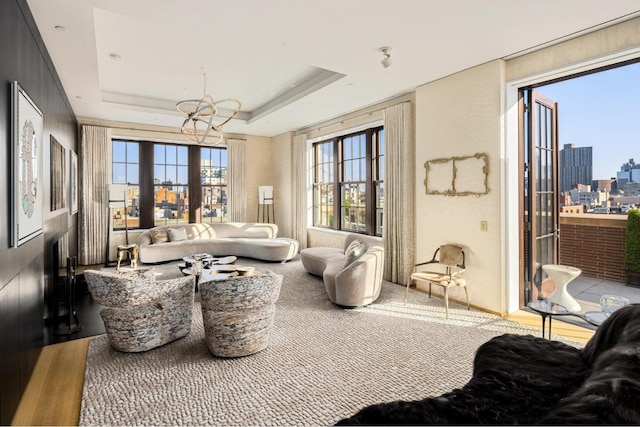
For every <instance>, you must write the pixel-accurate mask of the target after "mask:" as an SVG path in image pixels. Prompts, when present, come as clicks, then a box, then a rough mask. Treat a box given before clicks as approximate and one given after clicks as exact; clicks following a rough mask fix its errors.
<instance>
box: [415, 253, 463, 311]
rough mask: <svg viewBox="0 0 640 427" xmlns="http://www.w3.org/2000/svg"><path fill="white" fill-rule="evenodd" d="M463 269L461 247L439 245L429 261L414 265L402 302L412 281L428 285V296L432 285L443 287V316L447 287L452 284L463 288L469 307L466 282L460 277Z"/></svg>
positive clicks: (447, 298)
mask: <svg viewBox="0 0 640 427" xmlns="http://www.w3.org/2000/svg"><path fill="white" fill-rule="evenodd" d="M464 270H465V260H464V251H463V250H462V248H461V247H460V246H456V245H441V246H440V247H439V248H438V249H436V251H435V252H434V254H433V258H432V259H431V260H430V261H427V262H422V263H419V264H416V265H415V266H414V268H413V273H412V274H411V277H409V281H408V282H407V287H406V289H405V291H404V303H405V304H406V303H407V293H408V292H409V286H411V284H412V282H424V283H427V284H428V285H429V298H431V286H432V285H436V286H441V287H442V288H443V289H444V307H445V318H447V319H448V318H449V288H450V287H452V286H458V287H460V288H463V289H464V293H465V295H466V297H467V308H470V305H469V292H467V282H466V280H465V279H463V278H462V277H460V276H461V274H462V273H463V272H464Z"/></svg>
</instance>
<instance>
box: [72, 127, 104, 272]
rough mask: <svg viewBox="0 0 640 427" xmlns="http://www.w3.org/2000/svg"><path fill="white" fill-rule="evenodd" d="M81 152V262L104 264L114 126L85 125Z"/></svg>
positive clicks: (79, 194) (79, 175)
mask: <svg viewBox="0 0 640 427" xmlns="http://www.w3.org/2000/svg"><path fill="white" fill-rule="evenodd" d="M78 151H79V153H78V185H79V189H78V263H79V264H81V265H91V264H101V263H102V262H104V261H105V260H106V259H107V255H108V254H107V247H108V244H109V242H107V239H108V236H109V231H108V227H109V224H110V211H109V209H108V203H107V185H108V184H110V183H111V129H110V128H105V127H99V126H82V128H81V139H80V148H79V150H78Z"/></svg>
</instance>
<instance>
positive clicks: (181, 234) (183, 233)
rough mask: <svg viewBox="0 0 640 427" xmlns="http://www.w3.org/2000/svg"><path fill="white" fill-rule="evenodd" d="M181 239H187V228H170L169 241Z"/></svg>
mask: <svg viewBox="0 0 640 427" xmlns="http://www.w3.org/2000/svg"><path fill="white" fill-rule="evenodd" d="M181 240H187V230H186V229H185V228H184V227H180V228H170V229H169V241H170V242H179V241H181Z"/></svg>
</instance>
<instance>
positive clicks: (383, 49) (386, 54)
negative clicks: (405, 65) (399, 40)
mask: <svg viewBox="0 0 640 427" xmlns="http://www.w3.org/2000/svg"><path fill="white" fill-rule="evenodd" d="M390 50H391V48H390V47H389V46H384V47H381V48H380V52H382V55H384V58H382V61H380V63H381V64H382V66H383V67H384V68H389V67H390V66H391V54H390V53H389V51H390Z"/></svg>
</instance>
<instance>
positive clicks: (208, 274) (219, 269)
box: [180, 264, 255, 290]
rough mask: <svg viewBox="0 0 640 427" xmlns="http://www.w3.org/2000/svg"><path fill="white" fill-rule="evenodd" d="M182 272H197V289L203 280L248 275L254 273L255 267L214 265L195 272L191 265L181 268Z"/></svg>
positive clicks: (186, 273) (187, 273) (188, 273)
mask: <svg viewBox="0 0 640 427" xmlns="http://www.w3.org/2000/svg"><path fill="white" fill-rule="evenodd" d="M180 270H181V271H182V274H184V275H185V276H187V275H190V274H195V276H196V290H197V289H198V284H199V283H203V282H209V281H211V280H221V279H226V278H228V277H233V276H246V275H249V274H253V272H254V270H255V267H249V266H246V265H236V264H229V265H212V266H210V267H208V268H203V269H202V270H200V272H199V273H198V272H197V271H196V272H194V270H193V268H191V267H182V268H180Z"/></svg>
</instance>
